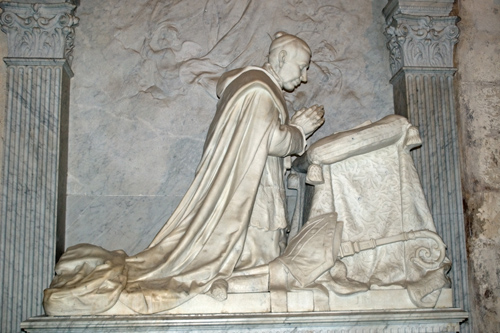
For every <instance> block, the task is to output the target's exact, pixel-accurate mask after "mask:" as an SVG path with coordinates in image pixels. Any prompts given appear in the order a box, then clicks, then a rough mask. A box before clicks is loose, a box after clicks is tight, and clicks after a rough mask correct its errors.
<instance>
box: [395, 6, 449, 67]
mask: <svg viewBox="0 0 500 333" xmlns="http://www.w3.org/2000/svg"><path fill="white" fill-rule="evenodd" d="M455 23H456V17H428V16H424V17H417V16H410V15H396V16H394V19H393V20H392V23H391V25H389V26H388V27H387V28H386V31H385V35H386V37H387V40H388V41H387V48H388V49H389V51H390V64H391V71H392V73H393V74H395V73H396V72H397V71H398V70H399V69H401V67H403V66H413V67H434V68H435V67H438V68H439V67H453V47H454V45H455V44H456V43H457V42H458V35H459V30H458V27H457V26H456V24H455Z"/></svg>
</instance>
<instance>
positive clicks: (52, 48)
mask: <svg viewBox="0 0 500 333" xmlns="http://www.w3.org/2000/svg"><path fill="white" fill-rule="evenodd" d="M0 8H2V10H3V13H2V14H1V15H0V26H1V30H2V31H3V32H5V33H6V34H7V43H8V48H9V52H8V56H9V57H20V58H66V59H67V60H68V61H71V59H72V51H73V46H74V34H75V30H74V27H75V26H76V25H77V24H78V21H79V19H78V18H77V17H76V16H75V15H74V11H75V8H76V6H74V5H71V4H68V3H61V4H19V3H2V4H0Z"/></svg>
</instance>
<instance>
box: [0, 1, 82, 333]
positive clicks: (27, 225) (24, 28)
mask: <svg viewBox="0 0 500 333" xmlns="http://www.w3.org/2000/svg"><path fill="white" fill-rule="evenodd" d="M26 2H31V1H26ZM40 2H41V3H38V4H31V3H22V1H19V2H3V3H0V7H1V8H2V11H3V12H2V14H1V16H0V25H1V29H2V31H3V32H5V33H6V34H7V43H8V57H7V58H5V59H4V61H5V63H6V64H7V103H6V110H5V111H6V112H5V115H6V116H5V141H4V156H3V171H2V172H3V173H2V177H3V182H2V187H3V188H2V206H1V215H0V220H1V222H0V223H1V224H0V228H1V229H0V237H1V240H0V249H1V252H0V265H1V266H0V274H1V275H0V279H1V280H0V281H1V282H0V283H1V285H2V288H1V291H0V293H1V300H2V301H1V303H0V309H1V311H0V317H1V328H0V331H2V332H15V331H18V330H19V324H20V322H21V320H23V319H26V318H29V317H31V316H34V315H40V314H43V308H42V299H43V289H44V288H46V287H47V286H48V285H49V284H50V281H51V280H52V276H53V270H54V265H55V259H56V252H57V251H60V250H62V249H63V247H64V216H65V197H66V173H67V145H68V137H67V131H68V111H69V83H70V78H71V77H72V75H73V74H72V72H71V69H70V61H71V51H72V48H73V37H74V36H73V35H74V26H75V25H76V24H77V22H78V19H77V18H76V17H75V16H74V10H75V4H74V2H73V1H66V2H64V0H59V1H58V2H54V1H40Z"/></svg>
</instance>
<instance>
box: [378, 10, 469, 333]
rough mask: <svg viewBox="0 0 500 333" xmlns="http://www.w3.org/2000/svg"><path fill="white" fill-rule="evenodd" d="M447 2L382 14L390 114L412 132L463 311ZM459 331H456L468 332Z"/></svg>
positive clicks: (452, 35) (452, 21)
mask: <svg viewBox="0 0 500 333" xmlns="http://www.w3.org/2000/svg"><path fill="white" fill-rule="evenodd" d="M452 5H453V1H452V0H441V1H407V0H399V1H398V0H396V1H394V0H391V1H389V4H388V5H387V6H386V8H385V9H384V14H385V15H386V22H387V28H386V31H385V33H386V36H387V40H388V42H387V47H388V49H389V51H390V66H391V71H392V74H393V77H392V79H391V83H392V85H393V87H394V108H395V113H396V114H400V115H403V116H405V117H407V118H408V119H409V120H410V122H411V123H412V124H414V125H415V126H418V128H419V132H420V136H421V138H422V141H423V144H422V147H421V148H420V149H416V150H413V151H412V155H413V159H414V161H415V165H416V167H417V171H418V174H419V176H420V179H421V182H422V185H423V188H424V192H425V195H426V199H427V202H428V203H429V206H430V209H431V212H432V216H433V218H434V221H435V224H436V228H437V230H438V233H439V234H440V235H441V237H442V238H443V240H444V242H445V243H446V244H447V246H448V255H449V256H450V257H451V259H452V261H453V263H452V271H451V272H450V277H451V279H452V288H453V293H454V295H453V296H454V305H455V306H456V307H460V308H463V309H465V310H468V308H469V304H468V291H467V256H466V249H465V228H464V215H463V207H462V190H461V181H460V168H459V148H458V136H457V121H456V110H455V105H454V93H453V75H454V73H455V71H456V69H455V68H454V67H453V50H454V45H455V44H456V43H457V42H458V36H459V30H458V28H457V26H456V22H457V18H456V17H453V16H447V15H448V14H449V13H450V11H451V6H452ZM468 329H469V326H468V325H464V326H463V328H462V330H463V331H468Z"/></svg>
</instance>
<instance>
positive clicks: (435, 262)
mask: <svg viewBox="0 0 500 333" xmlns="http://www.w3.org/2000/svg"><path fill="white" fill-rule="evenodd" d="M418 238H424V239H430V240H432V241H433V243H432V245H429V246H424V245H423V246H419V247H418V248H417V249H416V251H415V256H414V257H413V258H412V260H411V261H412V262H413V263H415V264H417V265H418V266H420V267H422V268H424V269H427V270H430V269H437V268H439V267H440V266H441V265H442V263H443V261H444V259H445V258H446V245H445V244H444V243H443V240H442V239H441V237H439V235H438V234H436V233H435V232H433V231H430V230H416V231H408V232H403V233H400V234H398V235H395V236H390V237H384V238H380V239H370V240H366V241H357V242H349V241H347V242H343V243H342V244H340V252H339V257H341V258H343V257H347V256H352V255H354V254H356V253H359V252H360V251H365V250H371V249H374V248H376V247H377V246H381V245H386V244H392V243H396V242H402V241H408V240H415V239H418ZM433 253H436V256H437V257H435V256H433Z"/></svg>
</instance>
